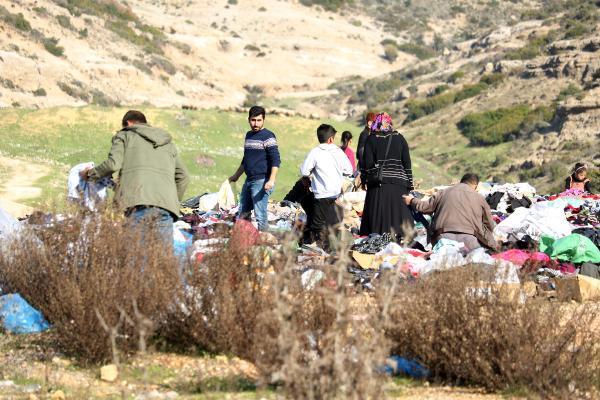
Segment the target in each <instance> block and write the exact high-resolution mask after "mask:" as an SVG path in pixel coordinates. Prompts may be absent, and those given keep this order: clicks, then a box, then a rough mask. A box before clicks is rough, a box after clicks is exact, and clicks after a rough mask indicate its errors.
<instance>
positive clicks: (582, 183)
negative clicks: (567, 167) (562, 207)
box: [565, 163, 592, 194]
mask: <svg viewBox="0 0 600 400" xmlns="http://www.w3.org/2000/svg"><path fill="white" fill-rule="evenodd" d="M569 189H579V190H581V191H584V192H588V193H590V194H591V193H592V182H591V181H590V180H589V179H588V178H587V166H586V165H585V164H583V163H577V164H575V167H574V168H573V172H572V173H571V175H569V176H568V177H567V179H566V180H565V190H569Z"/></svg>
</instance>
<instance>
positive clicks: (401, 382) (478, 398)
mask: <svg viewBox="0 0 600 400" xmlns="http://www.w3.org/2000/svg"><path fill="white" fill-rule="evenodd" d="M258 376H259V375H258V371H257V370H256V368H255V367H254V365H252V364H251V363H249V362H247V361H244V360H242V359H239V358H236V357H227V356H203V355H182V354H173V353H150V354H147V355H145V356H139V357H136V358H134V359H130V360H128V361H127V362H126V363H123V364H121V365H120V366H119V368H118V376H117V378H116V379H115V380H114V381H106V380H102V379H101V366H83V365H79V364H77V362H76V361H75V360H73V359H70V358H68V357H66V356H65V355H63V354H61V353H59V352H57V351H56V350H55V349H54V346H53V334H52V332H47V333H43V334H36V335H4V334H2V335H0V399H46V398H47V399H53V400H59V399H89V398H98V399H103V398H127V399H130V398H131V399H175V398H178V399H205V398H211V399H214V398H218V399H222V398H226V399H275V398H281V396H279V395H278V394H277V392H276V391H275V390H273V389H260V388H257V387H256V381H257V378H258ZM387 392H388V395H389V397H390V398H394V399H411V400H428V399H470V400H495V399H505V398H506V396H502V395H497V394H486V393H485V392H483V391H482V390H480V389H476V388H463V387H450V386H435V385H429V384H428V383H427V382H425V383H423V382H416V381H410V380H405V379H396V380H392V382H391V383H390V384H389V388H388V390H387Z"/></svg>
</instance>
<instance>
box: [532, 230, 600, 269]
mask: <svg viewBox="0 0 600 400" xmlns="http://www.w3.org/2000/svg"><path fill="white" fill-rule="evenodd" d="M540 250H541V251H543V252H544V253H546V254H548V255H549V256H550V257H551V258H555V259H559V260H561V261H570V262H572V263H575V264H580V263H585V262H591V263H594V264H598V263H600V250H598V248H597V247H596V245H595V244H594V242H592V241H591V240H590V239H588V238H586V237H585V236H582V235H579V234H577V233H573V234H571V235H569V236H566V237H564V238H561V239H558V240H554V239H553V238H551V237H549V236H542V239H541V241H540Z"/></svg>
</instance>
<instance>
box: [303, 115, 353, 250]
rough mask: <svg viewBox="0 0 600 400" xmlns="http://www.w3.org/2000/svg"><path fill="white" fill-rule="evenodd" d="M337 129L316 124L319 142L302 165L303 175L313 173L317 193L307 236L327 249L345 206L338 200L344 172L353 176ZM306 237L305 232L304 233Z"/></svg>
mask: <svg viewBox="0 0 600 400" xmlns="http://www.w3.org/2000/svg"><path fill="white" fill-rule="evenodd" d="M336 133H337V132H336V130H335V129H334V128H333V126H331V125H327V124H322V125H321V126H319V128H317V138H318V139H319V143H320V144H319V146H317V147H315V148H314V149H312V150H311V151H310V153H308V156H306V159H305V160H304V162H303V163H302V166H301V167H300V173H301V174H302V176H305V177H310V180H311V190H312V192H313V194H314V196H315V200H314V208H313V213H314V215H313V218H312V221H311V224H310V226H308V227H307V228H308V229H309V231H310V234H309V235H308V237H311V238H314V239H315V240H316V241H317V243H318V244H319V245H321V246H322V247H323V248H324V250H326V251H328V250H329V240H328V236H329V229H330V228H332V227H335V226H336V225H338V224H339V223H340V222H341V221H342V215H343V210H341V209H340V208H339V207H338V206H337V205H336V203H335V200H336V199H337V198H338V197H339V196H340V194H341V193H342V183H343V181H344V175H345V176H352V165H351V164H350V161H349V160H348V157H347V156H346V154H344V152H343V151H342V149H340V148H339V147H338V146H336V145H335V144H334V142H335V134H336ZM305 237H306V235H305Z"/></svg>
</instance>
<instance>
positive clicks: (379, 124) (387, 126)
mask: <svg viewBox="0 0 600 400" xmlns="http://www.w3.org/2000/svg"><path fill="white" fill-rule="evenodd" d="M393 131H394V124H393V122H392V117H390V116H389V115H388V114H387V113H380V114H377V116H376V117H375V121H373V124H372V125H371V132H387V133H389V132H393Z"/></svg>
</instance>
